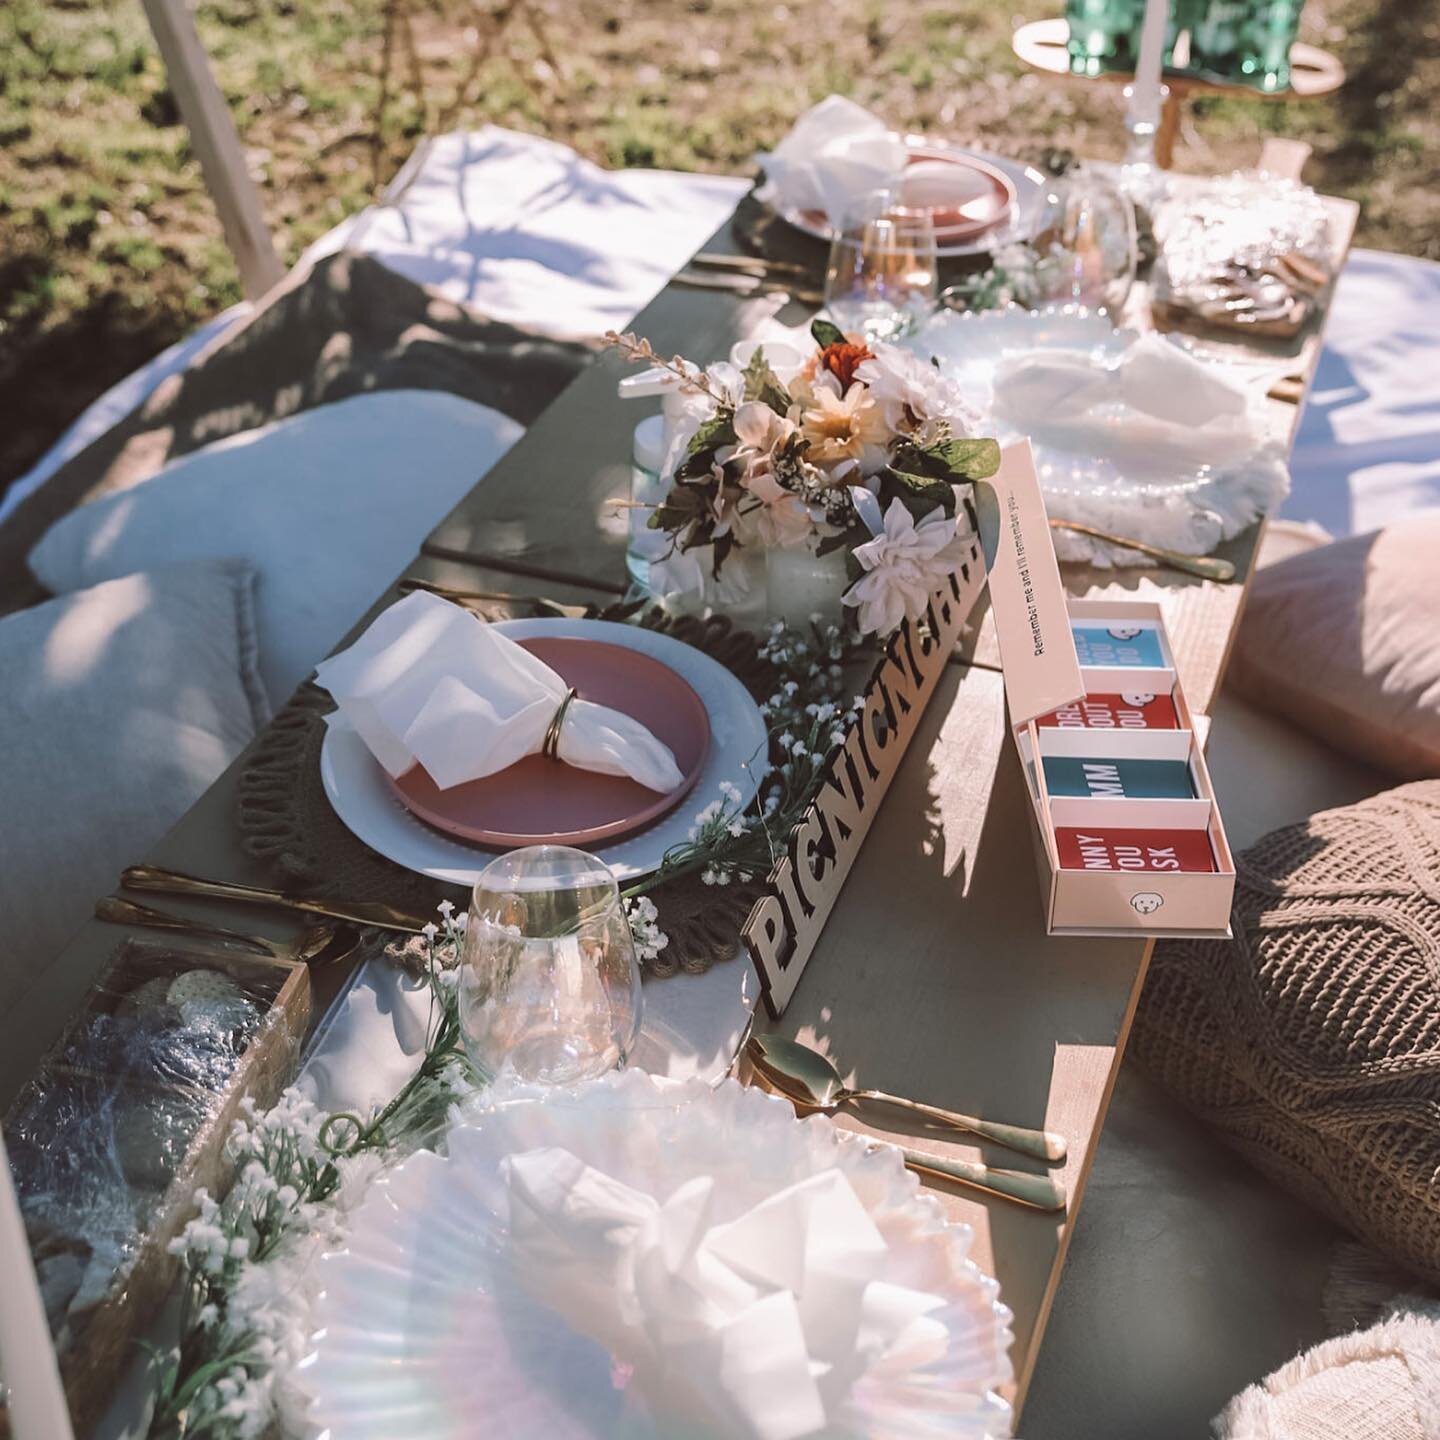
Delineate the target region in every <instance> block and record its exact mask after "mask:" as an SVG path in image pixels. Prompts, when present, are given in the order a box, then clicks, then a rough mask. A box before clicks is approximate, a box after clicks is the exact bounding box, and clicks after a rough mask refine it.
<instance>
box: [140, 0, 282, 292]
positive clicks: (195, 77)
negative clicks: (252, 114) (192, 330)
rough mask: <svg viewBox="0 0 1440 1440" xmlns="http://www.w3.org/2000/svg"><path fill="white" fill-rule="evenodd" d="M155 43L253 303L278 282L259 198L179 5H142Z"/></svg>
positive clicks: (171, 0)
mask: <svg viewBox="0 0 1440 1440" xmlns="http://www.w3.org/2000/svg"><path fill="white" fill-rule="evenodd" d="M143 4H144V6H145V15H146V18H147V19H148V20H149V21H150V29H151V31H152V32H153V33H154V35H155V43H156V44H157V45H158V46H159V47H160V54H161V56H162V58H163V59H164V61H165V68H166V70H168V71H169V74H170V88H171V90H173V91H174V93H175V100H176V103H177V104H178V105H179V107H180V115H181V117H182V118H183V119H184V121H185V125H186V128H187V129H188V130H189V131H190V143H191V144H192V145H193V146H194V148H195V153H196V155H197V156H198V157H199V159H200V169H201V171H202V172H203V174H204V176H205V184H206V185H207V186H208V187H209V190H210V195H211V198H212V199H213V200H214V201H215V208H216V210H218V211H219V212H220V224H221V225H222V226H223V227H224V230H225V240H226V243H227V244H228V245H229V246H230V252H231V254H233V255H234V256H235V264H236V265H237V266H238V267H239V270H240V281H241V284H242V285H244V287H245V293H246V295H247V296H249V297H250V299H252V300H254V299H257V298H258V297H259V296H261V295H263V294H264V293H265V292H266V291H267V290H269V289H270V288H271V287H272V286H274V285H276V284H278V283H279V282H280V280H281V279H283V278H284V275H285V269H284V266H282V265H281V263H280V257H279V256H278V255H276V253H275V245H274V242H273V241H272V240H271V238H270V231H269V230H268V229H267V228H266V225H265V215H264V212H263V211H262V210H261V208H260V196H259V193H258V192H257V191H256V189H255V185H254V183H253V181H252V180H251V179H250V175H249V172H248V171H247V170H246V168H245V152H244V151H243V150H242V149H241V148H240V137H239V136H238V135H237V134H236V133H235V122H234V121H233V120H232V119H231V118H230V110H229V107H228V106H227V105H226V104H225V97H224V96H223V95H222V94H221V93H220V87H219V86H218V85H217V84H216V83H215V77H214V75H213V74H211V72H210V62H209V59H208V57H207V56H206V54H205V47H204V46H203V45H202V44H201V43H200V36H199V35H198V34H197V33H196V31H195V21H194V19H193V18H192V17H191V14H190V11H189V10H188V8H187V7H186V4H185V0H143Z"/></svg>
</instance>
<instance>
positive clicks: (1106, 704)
mask: <svg viewBox="0 0 1440 1440" xmlns="http://www.w3.org/2000/svg"><path fill="white" fill-rule="evenodd" d="M1035 723H1036V724H1037V725H1041V726H1048V727H1049V728H1050V729H1052V730H1178V729H1179V728H1180V717H1179V716H1178V715H1177V714H1176V713H1175V702H1174V701H1173V700H1172V699H1171V698H1170V697H1169V696H1168V695H1149V694H1144V693H1141V694H1130V693H1128V692H1127V693H1126V694H1124V695H1087V696H1085V698H1084V699H1083V700H1074V701H1072V702H1071V703H1070V704H1069V705H1062V706H1061V707H1060V708H1059V709H1058V710H1052V711H1051V712H1050V713H1049V714H1048V715H1042V716H1041V717H1040V719H1038V720H1037V721H1036V722H1035Z"/></svg>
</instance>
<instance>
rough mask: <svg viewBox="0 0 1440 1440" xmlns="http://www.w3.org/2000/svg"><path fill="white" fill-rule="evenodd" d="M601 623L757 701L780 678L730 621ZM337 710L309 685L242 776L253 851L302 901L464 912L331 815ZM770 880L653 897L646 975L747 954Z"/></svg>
mask: <svg viewBox="0 0 1440 1440" xmlns="http://www.w3.org/2000/svg"><path fill="white" fill-rule="evenodd" d="M596 614H597V618H600V619H607V620H625V621H628V622H629V623H631V624H638V625H643V626H645V627H646V628H647V629H651V630H661V631H664V632H665V633H666V634H669V635H673V636H674V637H675V638H676V639H677V640H683V641H684V642H685V643H686V644H688V645H693V646H695V648H696V649H697V650H702V651H704V653H705V654H707V655H710V656H712V657H713V658H714V659H716V660H718V661H720V663H721V664H722V665H724V666H725V667H726V669H728V670H729V671H730V672H731V673H732V674H733V675H735V676H736V677H737V678H738V679H739V680H740V681H741V682H742V683H743V684H744V685H745V687H746V689H747V690H749V691H750V693H751V694H752V695H753V696H754V697H755V699H756V700H757V701H760V700H763V699H764V698H765V697H766V696H767V695H769V694H771V693H772V692H773V690H774V688H775V671H774V669H773V667H772V666H771V665H770V663H769V662H768V661H766V660H764V659H762V658H761V656H760V654H759V644H758V642H757V640H756V639H755V637H754V636H753V635H750V634H747V633H746V632H745V631H743V630H737V629H735V628H734V627H732V626H731V624H730V622H729V621H728V620H727V619H725V618H724V617H723V616H712V617H711V618H710V619H708V620H698V619H695V618H694V617H689V616H686V617H681V618H673V617H671V616H667V615H666V614H665V613H664V612H663V611H660V610H657V609H654V608H653V607H652V608H650V609H648V610H644V611H643V612H641V611H637V610H636V608H635V607H633V606H631V607H626V606H612V607H610V608H608V609H606V610H604V611H597V612H596ZM333 708H334V702H333V701H332V700H331V699H330V697H329V695H327V694H326V693H325V691H323V690H321V689H320V688H319V687H318V686H316V685H314V684H312V683H306V684H305V685H302V686H301V687H300V689H299V690H298V691H296V693H295V695H294V696H293V697H292V698H291V700H290V701H289V702H288V703H287V704H286V705H285V706H284V708H283V709H282V710H281V711H280V713H279V714H278V715H276V717H275V719H274V721H273V722H272V723H271V726H270V728H269V730H268V731H267V732H266V734H265V735H264V736H263V737H262V739H261V741H260V743H259V744H258V745H256V747H255V748H254V749H253V750H252V751H251V754H250V757H249V759H248V761H247V763H246V766H245V769H244V771H243V772H242V774H241V777H240V798H239V806H238V811H239V814H238V819H239V825H240V831H241V836H242V844H243V845H244V847H245V849H246V851H247V852H248V853H249V854H251V855H253V856H255V858H256V859H258V860H261V861H263V862H264V863H265V864H266V865H267V866H269V867H270V869H271V870H272V871H273V873H274V876H275V880H276V883H277V884H278V885H279V886H280V887H281V888H282V889H284V890H287V891H290V892H293V893H296V894H310V895H314V894H319V893H324V894H328V895H334V896H343V897H345V898H347V899H362V898H363V899H371V900H382V901H385V902H387V903H389V904H392V905H404V906H406V907H407V908H411V909H417V910H422V911H428V910H430V909H433V907H434V906H435V905H437V904H439V902H440V901H441V900H443V899H446V898H449V899H450V900H453V901H454V902H455V904H456V905H457V906H458V907H460V908H463V907H464V906H465V905H466V904H467V903H468V901H469V896H468V895H467V894H465V892H464V891H463V890H461V889H459V888H458V887H456V886H447V885H444V884H442V883H440V882H439V881H435V880H430V879H428V878H427V877H425V876H423V875H417V874H416V873H415V872H414V871H411V870H406V869H404V868H403V867H402V866H400V865H396V864H395V863H394V862H393V861H390V860H387V859H385V858H384V856H382V855H378V854H376V852H375V851H373V850H372V849H370V847H369V846H368V845H366V844H364V843H363V842H362V841H360V840H358V839H357V838H356V837H355V836H354V835H353V834H351V832H350V831H349V829H347V828H346V826H345V825H344V823H343V822H342V821H341V820H340V818H339V816H338V815H336V814H335V811H334V810H333V809H332V808H331V805H330V802H329V800H328V799H327V798H326V795H325V787H324V785H323V784H322V782H321V779H320V746H321V743H322V742H323V740H324V738H325V723H324V717H325V715H326V714H327V713H328V712H329V711H330V710H332V709H333ZM761 889H762V882H760V881H758V880H757V881H753V882H750V883H741V882H734V883H732V884H729V885H724V886H710V885H705V884H703V883H702V882H701V881H700V878H699V876H698V875H687V876H682V877H680V878H678V879H676V880H673V881H671V882H669V883H668V884H665V885H662V886H659V887H657V888H656V889H655V890H653V891H651V892H650V898H651V899H652V900H653V901H654V902H655V906H656V909H657V910H658V911H659V925H660V928H661V929H662V930H663V931H664V932H665V934H666V935H668V936H669V937H670V943H669V944H668V945H667V946H666V947H665V948H664V949H663V950H662V951H661V952H660V953H659V955H658V956H657V957H656V958H655V959H653V960H648V961H646V962H645V970H646V974H647V975H653V976H656V977H660V976H667V975H674V974H676V973H677V972H684V973H688V974H693V975H698V974H702V973H703V972H704V971H706V970H708V969H709V968H710V967H711V966H712V965H713V964H715V963H716V962H717V961H720V960H728V959H729V958H730V957H731V956H733V955H734V954H735V953H736V950H737V948H738V946H739V937H740V927H741V926H742V925H743V924H744V923H745V918H746V916H747V915H749V913H750V909H751V906H753V905H754V903H755V901H756V899H757V898H758V896H759V894H760V891H761Z"/></svg>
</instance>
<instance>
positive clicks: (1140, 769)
mask: <svg viewBox="0 0 1440 1440" xmlns="http://www.w3.org/2000/svg"><path fill="white" fill-rule="evenodd" d="M1045 788H1046V789H1047V790H1049V792H1050V793H1051V795H1083V796H1086V797H1087V798H1089V799H1094V800H1190V799H1193V798H1194V796H1195V782H1194V781H1193V780H1192V779H1191V778H1190V767H1189V765H1187V764H1186V763H1185V761H1183V760H1104V759H1097V760H1087V759H1085V758H1084V757H1083V756H1071V755H1047V756H1046V757H1045Z"/></svg>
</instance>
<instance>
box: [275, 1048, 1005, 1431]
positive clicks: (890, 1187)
mask: <svg viewBox="0 0 1440 1440" xmlns="http://www.w3.org/2000/svg"><path fill="white" fill-rule="evenodd" d="M551 1146H555V1147H561V1148H563V1149H566V1150H569V1151H570V1152H571V1153H573V1154H575V1155H577V1156H578V1157H579V1158H580V1159H581V1160H582V1161H584V1162H585V1163H587V1164H590V1165H593V1166H595V1167H596V1168H599V1169H602V1170H604V1172H605V1173H606V1174H608V1175H610V1176H613V1177H614V1178H615V1179H617V1180H619V1181H621V1182H622V1183H623V1184H625V1185H627V1186H630V1187H633V1188H635V1189H639V1190H643V1191H644V1192H646V1193H647V1194H651V1195H658V1196H669V1195H671V1194H673V1193H674V1191H675V1189H676V1188H677V1187H678V1186H680V1185H681V1184H683V1183H684V1182H686V1181H687V1180H690V1179H692V1178H694V1177H696V1176H700V1175H712V1176H714V1177H715V1179H716V1181H717V1184H716V1187H715V1195H716V1205H717V1211H716V1213H715V1214H714V1215H713V1219H714V1220H715V1221H716V1222H723V1221H726V1220H730V1219H733V1218H735V1217H737V1216H739V1215H741V1214H744V1213H746V1212H747V1211H749V1210H751V1209H752V1208H753V1207H754V1206H755V1205H756V1204H758V1203H759V1202H760V1201H762V1200H764V1199H766V1198H768V1197H769V1196H771V1195H773V1194H775V1193H776V1192H777V1191H779V1190H781V1189H784V1188H785V1187H787V1186H789V1185H792V1184H794V1183H796V1182H797V1181H800V1180H803V1179H806V1178H807V1177H809V1176H812V1175H816V1174H819V1173H821V1172H823V1171H827V1170H830V1169H838V1170H840V1171H841V1173H842V1174H844V1176H845V1177H846V1179H847V1180H848V1181H849V1183H850V1185H851V1187H852V1188H853V1189H854V1191H855V1194H856V1196H857V1198H858V1199H859V1200H860V1203H861V1204H862V1205H863V1206H864V1208H865V1210H866V1212H867V1214H868V1215H869V1216H870V1218H871V1220H872V1221H873V1222H874V1224H875V1226H876V1228H877V1229H878V1230H879V1231H880V1233H881V1235H882V1236H883V1237H884V1239H885V1241H886V1244H887V1254H886V1258H885V1261H884V1265H885V1271H884V1275H883V1277H882V1278H883V1279H885V1280H886V1281H889V1282H891V1283H893V1284H896V1285H901V1286H907V1287H912V1288H915V1289H919V1290H924V1291H927V1292H929V1293H930V1294H933V1295H936V1296H938V1297H939V1298H940V1299H941V1301H942V1304H941V1306H940V1307H939V1308H938V1309H936V1310H934V1311H932V1312H930V1316H929V1317H927V1318H935V1319H937V1320H939V1321H940V1322H941V1323H942V1325H943V1327H944V1329H945V1332H946V1333H947V1335H948V1340H947V1342H946V1343H945V1345H944V1348H943V1351H942V1352H941V1353H940V1354H938V1355H932V1356H930V1357H929V1358H928V1360H926V1361H925V1362H924V1363H920V1364H916V1365H914V1366H902V1365H891V1366H890V1367H888V1368H887V1365H886V1361H885V1357H881V1358H880V1359H878V1360H877V1361H876V1362H875V1363H874V1364H873V1365H872V1367H871V1368H870V1369H869V1370H867V1371H865V1372H864V1373H863V1374H861V1375H860V1376H859V1377H858V1378H857V1379H856V1380H855V1381H854V1382H853V1383H852V1385H851V1386H850V1388H849V1389H848V1390H847V1391H846V1393H845V1396H844V1398H843V1400H842V1401H841V1402H840V1404H839V1406H838V1413H834V1412H832V1414H831V1415H830V1416H829V1417H828V1419H829V1423H828V1424H827V1427H826V1429H825V1431H824V1432H823V1433H824V1435H825V1437H826V1440H861V1437H876V1436H884V1437H886V1440H922V1437H941V1436H943V1437H952V1440H987V1437H988V1440H999V1437H1001V1436H1004V1435H1008V1434H1009V1433H1010V1431H1009V1424H1010V1411H1009V1406H1008V1405H1007V1404H1006V1402H1005V1401H1004V1400H1003V1399H1001V1398H1000V1396H999V1394H998V1393H997V1392H998V1390H999V1388H1000V1386H1002V1385H1003V1384H1005V1382H1006V1381H1007V1380H1008V1379H1009V1378H1010V1375H1011V1367H1010V1362H1009V1359H1008V1352H1009V1347H1010V1342H1011V1332H1010V1312H1009V1311H1008V1310H1007V1309H1006V1307H1005V1306H1004V1305H1003V1304H1001V1302H1000V1300H999V1294H998V1288H999V1287H998V1286H997V1284H996V1282H995V1281H994V1280H993V1279H992V1278H990V1277H989V1276H987V1275H985V1274H984V1273H983V1272H982V1271H981V1270H980V1269H979V1268H978V1267H977V1266H976V1265H975V1264H974V1262H973V1261H972V1260H970V1259H969V1258H968V1254H967V1252H968V1251H969V1249H970V1246H971V1242H972V1239H973V1235H972V1232H971V1230H970V1228H969V1227H968V1226H965V1225H953V1224H948V1223H947V1222H946V1221H945V1218H944V1213H943V1211H942V1210H941V1208H940V1205H939V1203H938V1202H937V1201H936V1200H935V1199H934V1198H933V1197H931V1196H928V1195H925V1194H923V1193H922V1192H921V1191H920V1189H919V1186H918V1183H917V1181H916V1179H915V1177H914V1176H913V1175H911V1174H910V1173H909V1172H908V1171H906V1170H905V1169H904V1166H903V1164H902V1163H901V1159H900V1155H899V1152H898V1151H897V1150H894V1149H893V1148H891V1147H888V1146H876V1145H873V1144H871V1143H869V1142H868V1141H866V1140H863V1139H861V1138H860V1137H857V1136H855V1135H852V1134H847V1133H846V1132H844V1131H841V1130H839V1129H838V1128H837V1127H836V1126H834V1125H833V1124H832V1123H831V1122H830V1121H829V1120H827V1119H824V1118H822V1117H819V1116H816V1117H812V1118H810V1119H808V1120H805V1121H800V1120H797V1119H796V1118H795V1115H794V1112H793V1111H792V1110H791V1108H790V1106H789V1105H788V1104H786V1103H785V1102H783V1101H780V1100H778V1099H776V1098H774V1097H772V1096H769V1095H765V1094H763V1093H761V1092H759V1091H756V1090H750V1089H746V1088H745V1087H743V1086H741V1085H739V1084H738V1083H736V1082H734V1081H727V1082H725V1083H724V1084H723V1085H721V1086H719V1087H718V1088H716V1089H714V1090H711V1089H707V1088H706V1087H705V1086H704V1085H703V1084H700V1083H698V1082H692V1083H689V1084H686V1085H681V1086H668V1087H667V1086H664V1085H663V1084H661V1083H660V1082H656V1081H654V1080H652V1079H651V1078H649V1077H648V1076H645V1075H642V1074H640V1073H639V1072H637V1071H630V1072H627V1073H625V1074H622V1075H611V1076H608V1077H606V1078H605V1079H604V1080H601V1081H599V1082H596V1083H595V1084H593V1085H591V1086H588V1087H584V1088H582V1089H579V1090H575V1091H569V1092H553V1091H552V1092H549V1094H548V1095H547V1096H545V1098H543V1099H541V1098H539V1097H538V1095H537V1093H536V1092H530V1094H529V1097H528V1098H525V1097H520V1098H515V1099H510V1100H508V1101H507V1102H506V1103H504V1104H502V1105H501V1106H500V1107H499V1108H498V1109H495V1110H492V1111H490V1112H489V1113H482V1112H472V1113H470V1114H467V1115H466V1116H465V1117H464V1120H463V1123H462V1124H461V1125H460V1126H458V1127H457V1128H456V1129H454V1130H452V1132H451V1135H450V1138H449V1146H448V1148H449V1156H448V1158H441V1157H439V1156H437V1155H434V1154H430V1153H423V1154H419V1155H416V1156H414V1157H412V1158H411V1159H410V1160H407V1161H406V1162H405V1163H404V1164H402V1165H401V1166H400V1167H399V1168H398V1169H397V1170H395V1171H394V1172H393V1173H392V1174H391V1175H390V1176H389V1177H388V1178H387V1179H385V1180H382V1181H380V1182H379V1183H378V1184H377V1185H376V1187H375V1189H374V1190H373V1191H372V1192H371V1194H370V1195H369V1196H368V1197H367V1199H366V1200H365V1202H364V1204H363V1205H362V1206H361V1208H360V1210H359V1212H358V1213H357V1215H356V1217H355V1221H354V1224H353V1228H352V1230H351V1233H350V1239H349V1244H348V1247H347V1248H346V1249H345V1250H344V1251H342V1252H340V1253H338V1254H335V1255H330V1256H327V1257H326V1258H325V1259H324V1261H323V1262H322V1276H321V1278H322V1284H323V1288H324V1293H323V1294H322V1295H321V1297H320V1300H319V1302H318V1305H317V1312H316V1314H317V1322H318V1324H319V1326H320V1329H319V1332H318V1334H317V1336H316V1340H315V1349H314V1353H313V1354H312V1355H311V1356H310V1357H309V1359H308V1360H307V1361H306V1362H305V1364H304V1366H303V1367H302V1369H301V1371H300V1374H299V1377H298V1378H299V1380H300V1383H301V1385H302V1386H303V1388H304V1389H305V1391H306V1392H307V1393H308V1394H309V1395H310V1396H311V1397H313V1404H312V1408H311V1412H310V1419H311V1421H312V1422H313V1423H314V1424H315V1425H316V1426H317V1427H318V1428H319V1430H320V1431H322V1432H323V1433H324V1434H325V1435H326V1436H327V1437H328V1440H395V1437H397V1436H401V1435H403V1436H404V1437H406V1440H541V1437H544V1440H601V1437H604V1440H620V1437H624V1440H660V1437H662V1436H665V1437H667V1440H675V1437H677V1436H679V1435H682V1434H683V1435H684V1436H685V1437H686V1440H699V1437H701V1436H702V1435H703V1436H704V1437H705V1440H718V1437H719V1435H721V1434H723V1433H724V1432H723V1431H717V1430H715V1429H713V1428H705V1429H701V1428H696V1427H695V1425H694V1423H693V1421H692V1420H691V1419H690V1418H689V1417H685V1419H684V1420H683V1421H682V1423H680V1424H679V1425H677V1423H676V1419H675V1417H670V1416H656V1415H654V1414H652V1413H650V1411H649V1409H648V1407H647V1406H646V1405H645V1403H644V1401H643V1400H642V1399H641V1398H640V1395H639V1391H640V1388H641V1386H640V1384H639V1382H638V1381H637V1380H636V1377H635V1376H633V1375H632V1374H630V1373H629V1372H627V1370H626V1369H625V1367H623V1366H619V1365H617V1364H616V1363H615V1362H614V1361H613V1360H612V1357H611V1356H610V1354H609V1353H608V1352H607V1351H606V1349H605V1348H604V1347H603V1345H601V1344H600V1343H599V1342H598V1341H597V1340H594V1339H591V1338H588V1337H587V1336H585V1335H582V1334H579V1333H577V1332H576V1331H575V1330H573V1329H571V1328H570V1327H569V1326H568V1325H566V1324H565V1322H564V1321H562V1320H561V1319H560V1317H559V1316H558V1315H556V1314H555V1313H554V1312H553V1311H551V1310H549V1309H548V1308H547V1307H545V1306H544V1305H543V1304H541V1303H539V1302H538V1301H537V1300H536V1299H534V1298H533V1297H532V1296H531V1295H530V1294H529V1293H527V1291H526V1290H525V1287H524V1286H523V1284H522V1283H521V1280H520V1277H519V1276H517V1274H516V1273H515V1268H514V1265H513V1263H512V1258H511V1256H512V1251H511V1249H510V1241H509V1235H508V1232H507V1220H506V1217H507V1215H508V1204H507V1199H506V1194H505V1191H504V1188H503V1181H502V1179H501V1178H500V1168H499V1167H500V1161H501V1160H502V1159H503V1158H504V1157H505V1156H506V1155H509V1154H515V1153H518V1152H522V1151H530V1150H536V1149H541V1148H545V1147H551Z"/></svg>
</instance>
